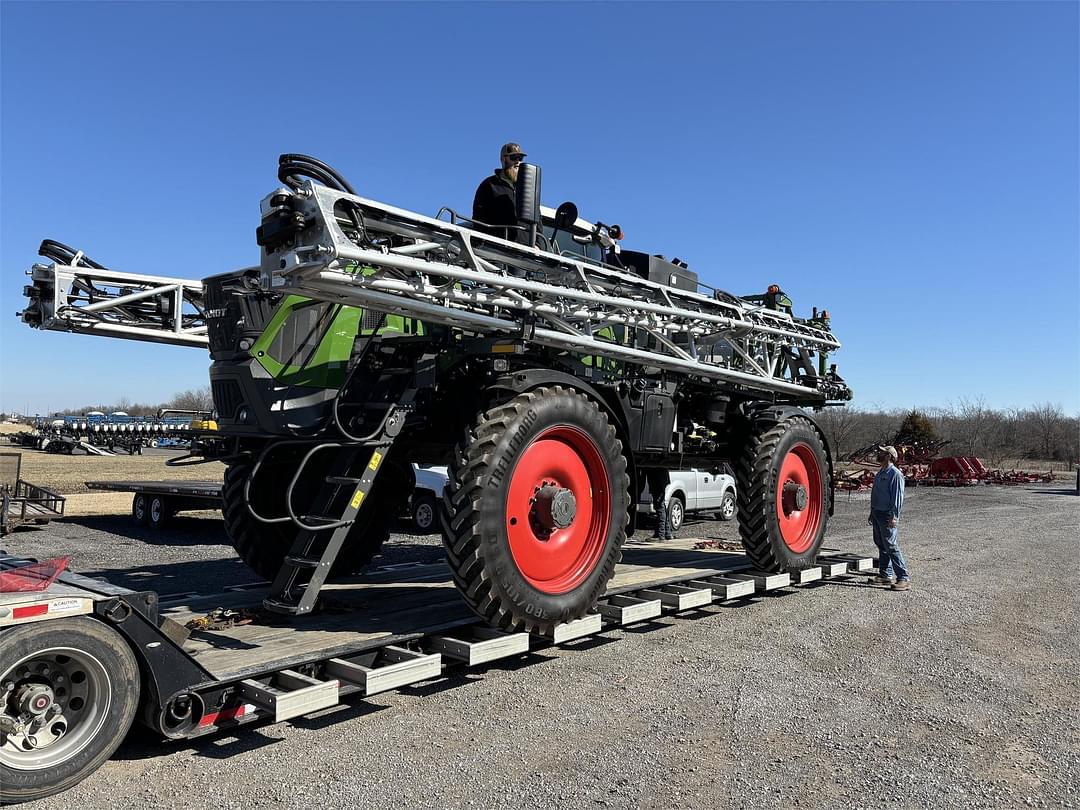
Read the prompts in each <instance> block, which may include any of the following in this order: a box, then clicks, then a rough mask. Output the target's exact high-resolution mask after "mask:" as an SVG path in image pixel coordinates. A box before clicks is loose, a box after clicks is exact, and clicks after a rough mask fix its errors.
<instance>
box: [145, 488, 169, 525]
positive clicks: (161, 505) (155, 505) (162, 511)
mask: <svg viewBox="0 0 1080 810" xmlns="http://www.w3.org/2000/svg"><path fill="white" fill-rule="evenodd" d="M173 511H174V510H173V504H172V503H171V502H170V500H169V499H168V498H166V497H165V496H164V495H152V496H151V497H150V499H149V502H148V504H147V509H146V523H147V525H148V526H149V527H150V528H151V529H154V530H160V529H164V528H167V527H168V525H169V523H170V522H171V521H172V517H173Z"/></svg>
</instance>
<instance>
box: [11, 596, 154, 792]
mask: <svg viewBox="0 0 1080 810" xmlns="http://www.w3.org/2000/svg"><path fill="white" fill-rule="evenodd" d="M138 703H139V665H138V663H137V662H136V660H135V656H134V654H133V653H132V652H131V649H130V648H129V647H128V645H127V643H126V642H125V641H124V640H123V638H121V637H120V635H119V634H118V633H117V632H116V631H115V630H113V629H112V628H110V627H108V626H107V625H105V624H102V623H101V622H99V621H97V620H95V619H88V618H85V617H77V618H72V619H54V620H52V621H48V622H37V623H34V624H23V625H17V626H15V627H11V628H8V629H6V630H4V631H3V632H2V633H0V784H2V785H3V791H2V793H3V795H2V799H3V802H4V803H5V804H8V803H12V802H26V801H31V800H33V799H42V798H44V797H46V796H52V795H53V794H54V793H60V792H61V791H63V790H67V789H68V788H70V787H72V786H73V785H75V784H76V783H78V782H79V781H81V780H82V779H84V778H85V777H87V776H89V775H90V774H91V773H93V772H94V771H96V770H97V769H98V768H99V767H100V766H101V765H102V764H103V763H104V762H105V760H107V759H108V758H109V757H110V756H111V755H112V753H113V751H115V750H116V748H117V746H118V745H120V742H121V740H123V739H124V735H126V734H127V732H128V729H129V728H131V722H132V719H133V718H134V717H135V710H136V708H137V707H138Z"/></svg>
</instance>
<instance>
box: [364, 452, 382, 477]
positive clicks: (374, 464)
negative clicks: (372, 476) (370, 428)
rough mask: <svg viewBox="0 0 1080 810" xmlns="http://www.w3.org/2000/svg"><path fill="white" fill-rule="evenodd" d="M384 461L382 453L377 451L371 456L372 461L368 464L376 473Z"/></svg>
mask: <svg viewBox="0 0 1080 810" xmlns="http://www.w3.org/2000/svg"><path fill="white" fill-rule="evenodd" d="M380 461H382V453H380V452H379V451H378V450H376V451H375V452H374V453H372V454H371V461H369V462H368V465H367V466H368V469H369V470H371V471H372V472H374V471H375V470H377V469H379V462H380Z"/></svg>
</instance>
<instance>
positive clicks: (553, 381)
mask: <svg viewBox="0 0 1080 810" xmlns="http://www.w3.org/2000/svg"><path fill="white" fill-rule="evenodd" d="M545 385H561V386H563V387H564V388H572V389H573V390H575V391H579V392H581V393H582V394H584V395H585V396H587V397H588V398H589V399H591V400H593V401H594V402H595V403H596V404H597V405H598V406H600V408H601V409H602V410H603V411H604V413H605V414H607V416H608V418H610V419H611V422H612V424H613V425H615V432H616V433H617V434H618V436H619V441H621V442H622V443H623V447H624V448H627V451H626V452H625V453H624V455H625V457H626V474H627V475H629V476H630V522H629V524H628V525H627V527H626V534H627V536H628V537H629V536H630V535H632V534H633V533H634V524H635V523H636V522H637V501H638V493H639V492H640V490H641V487H640V485H639V483H638V477H637V464H635V462H634V454H633V453H632V452H630V451H629V448H630V447H631V444H630V437H629V432H628V429H627V420H626V415H625V414H624V413H623V412H622V408H620V407H618V405H617V403H618V401H619V400H618V397H617V396H616V395H615V392H614V391H611V392H609V393H608V395H605V394H604V393H603V392H602V391H601V390H600V389H598V388H596V387H595V386H593V385H591V384H589V383H587V382H585V381H584V380H582V379H581V378H580V377H575V376H574V375H573V374H567V373H565V372H562V371H555V370H553V369H550V368H527V369H519V370H517V371H514V372H513V373H512V374H506V375H503V376H502V377H498V378H497V379H496V380H495V381H494V382H492V383H491V384H490V385H488V387H487V389H486V391H487V393H488V400H489V401H495V400H498V399H502V398H503V397H502V396H500V394H503V395H505V394H507V393H508V394H512V395H513V396H517V395H518V394H523V393H525V392H526V391H531V390H532V389H534V388H540V387H541V386H545ZM612 403H615V404H612ZM819 430H820V428H819ZM830 465H831V462H830ZM830 469H831V467H830Z"/></svg>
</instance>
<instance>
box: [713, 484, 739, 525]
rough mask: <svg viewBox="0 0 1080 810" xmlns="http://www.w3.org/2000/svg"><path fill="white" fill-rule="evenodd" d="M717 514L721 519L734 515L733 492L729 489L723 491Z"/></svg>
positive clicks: (730, 517) (729, 518) (728, 518)
mask: <svg viewBox="0 0 1080 810" xmlns="http://www.w3.org/2000/svg"><path fill="white" fill-rule="evenodd" d="M717 514H718V515H719V517H720V519H721V520H731V519H732V518H733V517H735V493H734V492H732V491H731V490H730V489H729V490H728V491H727V492H725V493H724V497H723V499H722V500H721V501H720V511H719V512H718V513H717Z"/></svg>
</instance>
